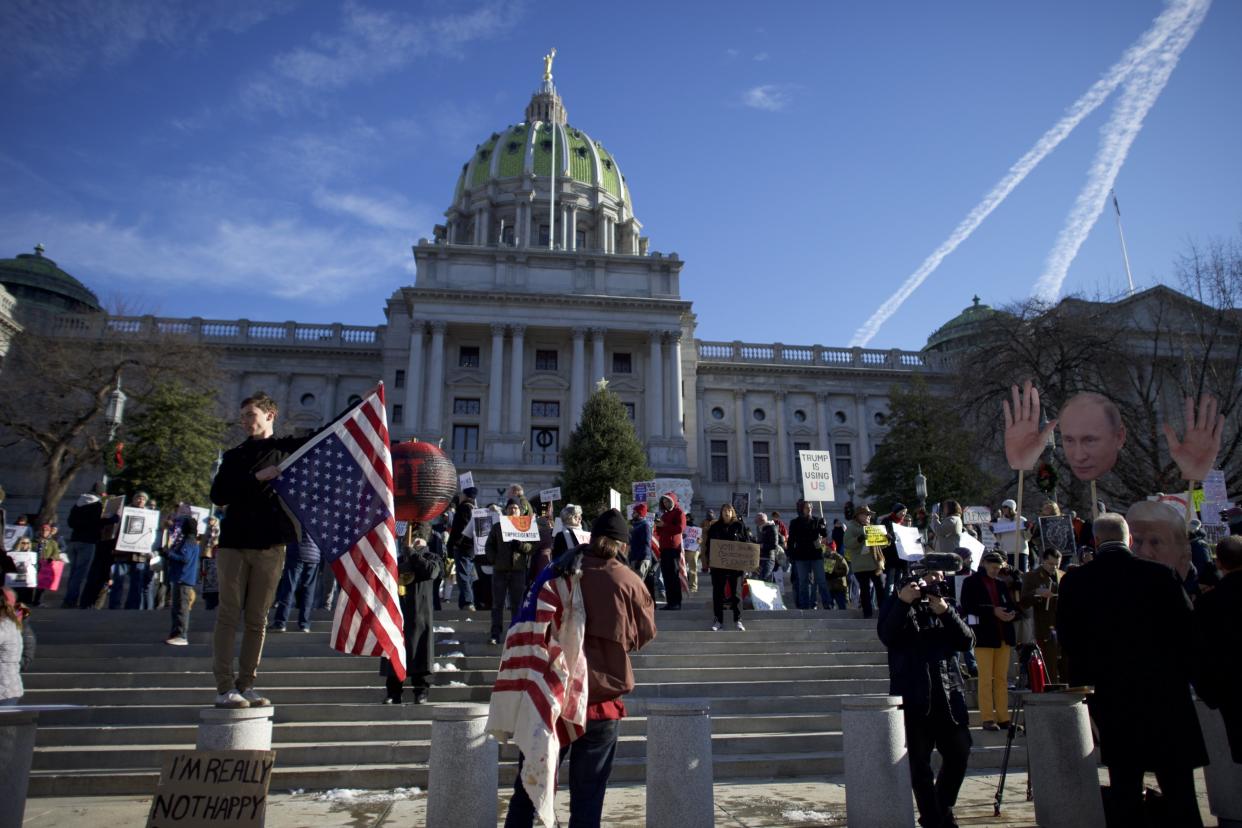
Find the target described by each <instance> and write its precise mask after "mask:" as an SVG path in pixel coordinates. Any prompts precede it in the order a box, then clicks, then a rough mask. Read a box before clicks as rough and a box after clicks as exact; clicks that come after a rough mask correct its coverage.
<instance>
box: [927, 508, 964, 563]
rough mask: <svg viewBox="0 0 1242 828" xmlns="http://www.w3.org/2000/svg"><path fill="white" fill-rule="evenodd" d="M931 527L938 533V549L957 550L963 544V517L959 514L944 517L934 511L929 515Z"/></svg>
mask: <svg viewBox="0 0 1242 828" xmlns="http://www.w3.org/2000/svg"><path fill="white" fill-rule="evenodd" d="M927 520H928V521H929V523H930V525H931V529H932V531H933V532H935V533H936V551H937V552H941V553H945V552H956V551H957V548H958V547H959V546H961V545H962V519H961V518H960V517H959V516H957V515H949V516H948V517H945V518H942V517H940V515H938V514H936V513H935V512H932V513H931V514H929V515H928V516H927Z"/></svg>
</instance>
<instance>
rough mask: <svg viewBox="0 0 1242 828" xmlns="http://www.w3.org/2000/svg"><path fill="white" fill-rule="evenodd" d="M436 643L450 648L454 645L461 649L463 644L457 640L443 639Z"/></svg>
mask: <svg viewBox="0 0 1242 828" xmlns="http://www.w3.org/2000/svg"><path fill="white" fill-rule="evenodd" d="M436 643H437V644H443V645H444V646H445V647H450V646H454V645H456V646H458V647H460V646H461V642H460V641H458V640H457V639H456V638H441V639H440V640H439V641H437V642H436Z"/></svg>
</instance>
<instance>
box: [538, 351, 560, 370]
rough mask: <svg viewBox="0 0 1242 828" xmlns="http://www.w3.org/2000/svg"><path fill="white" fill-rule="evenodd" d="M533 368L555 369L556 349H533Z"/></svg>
mask: <svg viewBox="0 0 1242 828" xmlns="http://www.w3.org/2000/svg"><path fill="white" fill-rule="evenodd" d="M535 370H536V371H555V370H556V351H546V350H542V349H540V350H536V351H535Z"/></svg>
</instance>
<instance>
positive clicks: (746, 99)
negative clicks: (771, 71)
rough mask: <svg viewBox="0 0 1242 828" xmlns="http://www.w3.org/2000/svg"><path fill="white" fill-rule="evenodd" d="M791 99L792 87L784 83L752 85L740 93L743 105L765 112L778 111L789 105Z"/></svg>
mask: <svg viewBox="0 0 1242 828" xmlns="http://www.w3.org/2000/svg"><path fill="white" fill-rule="evenodd" d="M792 100H793V94H792V88H791V87H790V86H788V85H786V84H774V83H767V84H762V85H760V86H752V87H751V88H750V89H747V90H746V91H745V92H743V93H742V103H743V104H744V105H745V106H749V107H750V108H751V109H762V110H764V111H766V112H779V111H781V110H782V109H784V108H785V107H787V106H789V104H790V103H791V102H792Z"/></svg>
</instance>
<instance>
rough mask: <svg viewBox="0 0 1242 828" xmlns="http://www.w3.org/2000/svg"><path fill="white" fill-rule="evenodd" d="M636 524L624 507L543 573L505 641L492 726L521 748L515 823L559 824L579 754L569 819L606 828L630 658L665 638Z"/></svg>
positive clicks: (508, 823) (511, 827) (512, 805)
mask: <svg viewBox="0 0 1242 828" xmlns="http://www.w3.org/2000/svg"><path fill="white" fill-rule="evenodd" d="M629 537H630V533H629V526H628V525H627V524H626V522H625V518H624V517H622V515H621V513H620V512H619V511H617V510H616V509H610V510H608V511H607V512H604V513H603V514H602V515H600V516H599V517H598V518H597V519H596V520H595V523H594V525H592V527H591V542H590V544H589V546H579V547H577V548H576V549H574V550H571V551H570V552H568V553H567V554H566V555H565V556H564V557H563V558H561V559H560V560H557V561H555V562H554V563H552V564H551V565H550V566H547V567H545V568H544V569H543V571H542V572H540V574H539V576H538V577H537V578H536V579H535V583H534V585H533V586H532V587H531V589H530V592H529V594H528V595H527V597H526V601H525V602H524V603H523V604H522V610H521V612H520V613H519V614H518V615H517V617H516V618H515V619H514V622H513V625H512V626H511V627H510V628H509V633H508V635H507V636H506V638H505V648H504V653H503V654H502V655H501V659H500V669H499V671H498V673H497V676H496V684H495V685H494V686H493V688H492V700H491V710H490V712H489V715H488V720H487V729H488V732H490V733H491V734H492V735H494V736H495V737H496V738H497V739H502V740H504V739H512V740H513V741H514V742H515V743H516V744H517V746H518V749H519V750H520V751H521V754H520V756H519V760H518V777H517V779H516V781H515V782H514V784H513V798H512V799H511V800H510V801H509V812H508V814H507V816H506V818H505V828H528V827H529V826H531V825H533V824H534V819H535V816H536V815H538V817H539V820H540V821H541V822H542V823H543V824H544V825H549V826H550V825H553V824H554V823H555V821H556V819H555V811H554V808H553V798H554V795H555V790H556V774H557V768H558V766H559V765H560V760H561V759H563V758H564V756H565V754H566V753H568V754H569V792H570V801H569V812H570V817H569V824H570V826H571V828H577V826H589V825H599V824H600V814H601V812H602V811H603V807H604V792H605V790H606V789H607V787H608V777H609V775H610V774H611V772H612V760H613V756H614V754H615V753H616V748H617V734H618V732H619V726H620V722H621V719H622V718H623V717H624V716H625V702H624V701H622V698H621V697H622V696H624V695H625V694H627V693H629V692H630V691H631V690H633V689H634V672H633V670H632V668H631V666H630V657H629V654H630V653H631V652H633V651H635V650H637V649H639V648H641V647H642V646H643V645H645V644H646V643H647V642H648V641H651V640H652V639H653V638H655V635H656V626H655V612H654V610H655V604H654V602H653V601H652V600H651V595H650V594H649V593H648V592H647V589H646V587H644V586H643V582H642V581H641V580H640V579H639V578H638V576H637V575H636V574H634V571H633V570H632V569H630V567H629V566H628V565H627V563H626V557H625V553H626V549H627V547H628V543H629Z"/></svg>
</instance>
